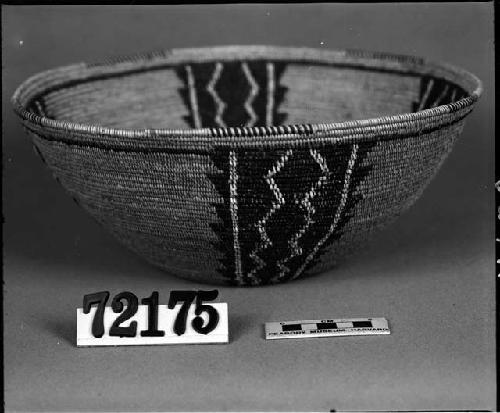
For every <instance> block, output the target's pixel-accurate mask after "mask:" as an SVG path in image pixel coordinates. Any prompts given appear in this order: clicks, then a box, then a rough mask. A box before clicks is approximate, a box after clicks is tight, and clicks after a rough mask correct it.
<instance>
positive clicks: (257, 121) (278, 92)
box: [176, 61, 287, 128]
mask: <svg viewBox="0 0 500 413" xmlns="http://www.w3.org/2000/svg"><path fill="white" fill-rule="evenodd" d="M269 65H272V67H271V68H269ZM270 70H272V73H270V72H269V71H270ZM284 70H285V64H284V63H281V62H265V61H249V62H244V61H237V62H224V63H220V62H210V63H192V64H189V65H185V66H181V67H179V68H177V69H176V73H177V75H178V77H179V78H180V79H181V81H182V83H183V87H182V88H181V89H180V90H179V93H180V95H181V97H182V100H183V101H184V104H185V106H186V108H188V110H189V115H187V116H185V117H184V120H185V121H186V122H187V123H188V125H189V126H190V127H193V128H194V127H203V128H211V127H243V126H266V120H267V121H268V120H269V119H268V117H269V116H268V113H267V111H268V110H272V125H267V126H276V125H281V124H283V122H284V121H285V119H286V115H285V114H284V113H279V112H278V110H277V109H278V108H279V106H280V104H281V102H282V101H283V98H284V96H285V93H286V90H287V88H286V87H284V86H281V85H279V80H280V78H281V76H282V74H283V72H284ZM270 76H272V78H270ZM190 78H191V79H190ZM269 86H271V90H269ZM269 94H271V96H270V95H269ZM193 101H194V102H193ZM270 102H272V108H268V106H269V104H270ZM219 112H220V118H219V119H217V114H218V113H219ZM197 117H198V119H199V124H197V121H196V118H197Z"/></svg>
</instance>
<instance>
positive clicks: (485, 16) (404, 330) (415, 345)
mask: <svg viewBox="0 0 500 413" xmlns="http://www.w3.org/2000/svg"><path fill="white" fill-rule="evenodd" d="M451 8H453V13H450V10H451ZM2 19H3V20H2V28H3V36H2V42H3V45H2V46H3V53H4V56H3V64H4V68H3V69H4V70H3V97H2V111H3V112H2V114H3V119H4V122H3V138H2V147H3V167H4V178H3V179H4V181H3V183H4V186H3V188H4V189H3V200H4V207H3V216H4V219H5V224H4V234H3V235H4V357H5V358H4V367H5V403H6V408H7V409H8V410H23V411H26V410H38V411H40V410H50V411H60V410H66V411H68V410H72V411H75V410H89V411H96V410H106V411H111V410H122V411H123V410H168V411H170V410H204V411H215V410H218V411H224V410H247V411H248V410H253V411H254V410H261V411H262V410H293V411H296V410H302V411H304V410H307V411H311V410H315V411H326V410H328V411H329V410H331V409H336V410H367V409H369V410H414V409H420V410H431V409H434V410H440V409H441V410H442V409H447V410H457V409H490V410H494V409H495V402H496V401H495V343H494V263H495V261H494V225H493V224H494V219H495V215H494V213H493V210H494V176H493V141H494V130H493V113H494V100H493V99H494V98H493V43H492V39H493V38H492V34H493V25H492V22H493V18H492V4H491V3H489V4H487V3H482V4H481V3H476V4H462V5H450V4H441V5H440V4H426V5H405V4H386V5H373V6H368V5H347V4H337V5H333V4H332V5H321V4H316V5H313V4H309V5H285V6H268V5H253V6H225V5H217V6H193V7H191V6H168V7H160V8H158V7H143V8H142V7H140V8H135V7H134V10H131V8H130V7H103V8H101V7H100V10H99V12H98V11H97V10H96V8H95V7H79V6H78V7H76V6H71V7H69V8H68V7H61V6H58V7H56V8H53V7H45V6H43V7H42V6H39V7H36V8H35V7H11V6H6V7H2ZM320 42H323V45H321V47H331V48H364V49H373V50H380V51H386V52H396V53H405V54H416V55H421V56H427V57H429V58H434V59H439V60H445V61H448V62H450V63H453V64H456V65H459V66H462V67H464V68H466V69H468V70H470V71H472V72H473V73H475V74H476V75H478V76H479V77H480V78H481V79H482V80H483V82H484V86H485V93H484V95H483V97H482V99H481V101H480V102H479V104H478V106H477V108H476V109H475V111H474V112H473V113H472V115H471V116H470V117H469V118H468V120H467V122H466V126H465V129H464V132H463V134H462V136H461V138H460V139H459V140H458V142H457V143H456V146H455V148H454V150H453V151H452V153H451V154H450V156H449V158H448V160H447V161H446V162H445V164H444V165H443V167H442V169H441V170H440V172H439V173H438V175H437V176H436V178H435V179H434V180H433V181H432V183H431V184H430V186H429V187H428V188H427V190H426V191H425V192H424V194H423V196H422V197H421V199H420V200H419V201H418V202H417V203H416V205H415V206H414V207H413V208H411V209H410V210H409V211H408V212H407V213H405V214H404V215H403V216H401V217H400V219H399V220H398V221H397V222H396V223H395V224H393V225H392V226H391V227H390V228H388V229H386V230H384V231H383V232H381V233H379V234H377V235H376V236H375V237H374V238H373V239H372V241H371V242H370V243H369V244H368V245H367V246H366V247H364V248H363V249H362V250H360V251H358V252H357V253H356V255H354V256H352V257H351V258H350V259H348V260H346V261H345V262H343V263H342V264H341V265H339V266H338V267H337V268H336V269H334V270H332V271H330V272H328V273H324V274H320V275H317V276H314V277H310V278H307V279H301V280H297V281H294V282H290V283H288V284H283V285H277V286H269V287H263V288H230V287H217V288H219V291H220V296H219V297H220V298H219V299H218V300H219V301H222V302H227V303H228V306H229V332H230V343H229V344H226V345H191V346H187V345H186V346H183V345H180V346H151V347H146V346H141V347H109V348H77V347H76V314H75V313H76V311H75V309H76V308H77V307H80V306H81V303H82V297H83V295H84V294H87V293H91V292H95V291H101V290H109V291H110V292H111V293H112V294H114V293H117V292H120V291H123V290H129V291H132V292H134V293H135V294H136V295H137V296H139V297H146V296H149V295H150V293H151V292H152V291H153V290H158V291H159V293H160V303H161V304H164V303H166V300H167V299H168V294H169V292H170V291H171V290H174V289H208V288H211V287H210V286H207V285H204V284H197V283H192V282H188V281H184V280H181V279H178V278H175V277H174V276H172V275H168V274H165V273H164V272H162V271H160V270H158V269H156V268H153V267H151V266H150V265H148V264H147V263H145V262H143V261H142V260H141V259H140V258H138V257H136V256H135V255H133V254H132V253H130V252H129V251H128V250H126V249H125V248H123V247H121V246H120V245H119V244H118V243H117V242H115V240H114V239H113V238H112V237H111V236H110V235H108V234H107V233H105V232H104V231H103V230H102V229H101V228H100V227H99V226H98V225H97V224H96V223H95V222H94V221H93V220H92V219H91V218H90V217H89V216H87V215H86V214H85V213H84V212H83V211H82V210H81V209H79V208H78V207H77V206H76V205H75V204H74V203H73V201H72V200H71V198H70V197H69V196H67V195H66V194H65V193H64V191H62V190H61V188H60V187H59V186H58V184H57V183H56V182H55V181H54V180H53V179H52V177H51V174H50V172H49V171H48V170H47V169H45V166H44V165H43V164H42V163H41V162H40V161H39V159H38V158H37V157H36V155H35V154H34V152H33V150H32V147H31V144H30V142H29V139H28V138H27V136H26V135H25V134H24V131H23V130H22V128H21V126H20V124H19V122H18V121H17V119H16V118H15V116H14V115H13V113H12V111H11V108H10V105H9V101H8V99H9V98H10V96H11V95H12V93H13V91H14V89H15V87H16V86H17V85H18V84H19V83H20V82H21V81H22V80H24V79H25V78H26V77H27V76H29V75H31V74H34V73H36V72H38V71H40V70H44V69H48V68H51V67H54V66H58V65H62V64H69V63H73V62H78V61H85V60H89V61H96V60H99V59H101V58H103V57H106V56H108V55H113V54H129V53H133V52H139V51H148V50H155V49H161V48H169V47H183V46H186V47H187V46H202V45H214V44H228V43H232V44H244V43H245V44H251V43H254V44H265V43H272V44H279V45H303V46H313V47H314V46H317V47H320ZM364 316H366V317H369V316H373V317H386V318H387V319H388V320H389V324H390V327H391V331H392V333H391V335H386V336H362V337H338V338H337V337H336V338H320V339H302V340H299V339H297V340H274V341H266V340H264V323H265V322H267V321H280V320H299V319H317V318H342V317H364Z"/></svg>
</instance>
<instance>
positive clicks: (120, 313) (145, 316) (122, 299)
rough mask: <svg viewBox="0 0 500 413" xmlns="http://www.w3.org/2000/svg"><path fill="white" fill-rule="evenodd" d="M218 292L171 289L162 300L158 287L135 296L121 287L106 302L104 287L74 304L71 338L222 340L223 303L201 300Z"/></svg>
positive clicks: (86, 342) (89, 342) (81, 341)
mask: <svg viewBox="0 0 500 413" xmlns="http://www.w3.org/2000/svg"><path fill="white" fill-rule="evenodd" d="M217 295H218V291H217V290H211V291H172V292H171V293H170V298H169V301H168V304H167V305H159V304H158V292H156V291H155V292H153V293H152V294H151V296H149V297H147V298H143V299H142V300H141V305H139V300H138V298H137V297H136V296H135V295H134V294H132V293H131V292H128V291H125V292H121V293H119V294H117V295H115V296H114V297H113V299H112V301H111V306H106V304H107V301H108V299H109V292H108V291H101V292H98V293H93V294H87V295H86V296H84V299H83V308H78V309H77V313H76V317H77V340H76V344H77V346H79V347H83V346H123V345H129V346H130V345H157V344H213V343H228V342H229V334H228V311H227V303H209V304H208V303H207V302H209V301H213V300H215V299H216V298H217Z"/></svg>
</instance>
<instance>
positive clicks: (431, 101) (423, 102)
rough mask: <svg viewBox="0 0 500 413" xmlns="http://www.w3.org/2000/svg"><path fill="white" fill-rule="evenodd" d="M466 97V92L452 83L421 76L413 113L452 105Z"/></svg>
mask: <svg viewBox="0 0 500 413" xmlns="http://www.w3.org/2000/svg"><path fill="white" fill-rule="evenodd" d="M466 96H467V92H466V91H465V90H463V89H462V88H461V87H460V86H458V85H455V84H454V83H451V82H448V81H446V80H444V79H439V78H435V77H432V76H422V78H421V80H420V97H419V100H418V101H417V102H413V112H418V111H420V110H424V109H430V108H435V107H436V106H439V105H445V104H449V103H454V102H456V101H458V100H460V99H462V98H464V97H466Z"/></svg>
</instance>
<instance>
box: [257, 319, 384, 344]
mask: <svg viewBox="0 0 500 413" xmlns="http://www.w3.org/2000/svg"><path fill="white" fill-rule="evenodd" d="M265 328H266V340H276V339H281V338H311V337H332V336H360V335H376V334H391V331H390V330H389V324H388V322H387V320H386V319H385V318H342V319H323V320H298V321H278V322H271V323H266V326H265Z"/></svg>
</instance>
